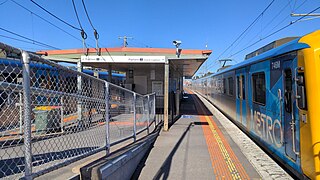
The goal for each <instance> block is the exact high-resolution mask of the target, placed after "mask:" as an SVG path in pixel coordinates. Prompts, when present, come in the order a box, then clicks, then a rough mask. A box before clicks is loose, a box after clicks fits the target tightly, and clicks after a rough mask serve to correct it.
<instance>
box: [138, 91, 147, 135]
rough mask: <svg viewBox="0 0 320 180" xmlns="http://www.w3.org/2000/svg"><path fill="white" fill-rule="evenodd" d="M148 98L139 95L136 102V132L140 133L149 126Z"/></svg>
mask: <svg viewBox="0 0 320 180" xmlns="http://www.w3.org/2000/svg"><path fill="white" fill-rule="evenodd" d="M147 101H148V97H147V96H142V95H137V100H136V130H137V131H138V132H140V131H141V130H142V129H144V128H147V126H148V119H147V118H148V103H147Z"/></svg>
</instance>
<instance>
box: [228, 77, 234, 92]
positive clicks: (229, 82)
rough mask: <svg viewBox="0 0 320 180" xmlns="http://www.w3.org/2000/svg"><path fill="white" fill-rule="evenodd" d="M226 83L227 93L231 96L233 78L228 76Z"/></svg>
mask: <svg viewBox="0 0 320 180" xmlns="http://www.w3.org/2000/svg"><path fill="white" fill-rule="evenodd" d="M228 85H229V91H228V94H229V95H230V96H233V78H232V77H229V78H228Z"/></svg>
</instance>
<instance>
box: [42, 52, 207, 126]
mask: <svg viewBox="0 0 320 180" xmlns="http://www.w3.org/2000/svg"><path fill="white" fill-rule="evenodd" d="M37 53H38V54H42V55H43V58H47V59H51V60H54V61H57V62H68V63H75V64H77V67H78V70H79V71H82V70H83V67H90V68H93V69H96V70H98V71H107V72H108V75H109V77H108V81H109V82H112V72H115V71H116V72H123V73H124V74H125V80H124V82H121V83H120V84H119V85H121V86H123V87H125V88H127V89H130V90H133V91H135V92H137V93H139V94H148V93H153V92H155V93H156V110H157V114H163V118H164V130H168V125H169V124H170V123H171V122H173V121H174V119H175V118H176V117H178V115H179V106H180V101H181V99H182V93H183V78H184V77H186V78H190V77H192V76H193V75H194V74H195V72H196V71H197V70H198V69H199V68H200V66H201V65H202V64H203V63H204V62H205V61H206V60H207V59H208V57H209V56H210V54H211V53H212V51H211V50H187V49H186V50H185V49H175V48H171V49H165V48H132V47H120V48H100V49H99V51H97V50H96V49H95V48H89V49H86V51H85V52H84V49H68V50H45V51H39V52H37ZM97 74H98V73H97Z"/></svg>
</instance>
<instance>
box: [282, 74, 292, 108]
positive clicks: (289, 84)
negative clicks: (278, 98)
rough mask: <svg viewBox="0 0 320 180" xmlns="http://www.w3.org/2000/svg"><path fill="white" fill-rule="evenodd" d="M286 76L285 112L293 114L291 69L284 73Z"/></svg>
mask: <svg viewBox="0 0 320 180" xmlns="http://www.w3.org/2000/svg"><path fill="white" fill-rule="evenodd" d="M284 75H285V91H284V102H285V103H284V105H285V110H286V111H287V112H288V113H291V112H292V105H291V104H292V99H291V95H292V73H291V69H286V70H285V71H284Z"/></svg>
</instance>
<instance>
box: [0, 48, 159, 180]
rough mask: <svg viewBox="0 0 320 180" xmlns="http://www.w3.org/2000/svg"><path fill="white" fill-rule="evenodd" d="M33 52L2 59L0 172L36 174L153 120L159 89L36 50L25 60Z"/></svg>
mask: <svg viewBox="0 0 320 180" xmlns="http://www.w3.org/2000/svg"><path fill="white" fill-rule="evenodd" d="M0 47H2V48H3V47H4V48H7V47H8V46H7V45H4V44H2V43H0ZM9 48H10V50H14V51H15V52H20V50H17V49H14V48H13V47H9ZM29 55H30V54H28V53H26V52H22V56H23V61H22V60H15V59H0V145H1V146H0V147H1V149H0V178H8V179H18V178H20V177H23V176H28V177H31V176H33V177H36V176H38V175H40V174H42V173H45V172H47V171H49V170H52V169H54V168H56V167H58V166H60V165H64V164H66V163H69V162H72V161H73V160H76V159H79V158H82V157H84V156H87V155H90V154H92V153H95V152H97V151H100V150H103V149H107V148H106V147H109V146H110V144H109V143H111V144H117V143H119V142H122V141H124V140H126V139H128V138H132V137H136V136H135V135H136V134H137V133H138V131H142V130H144V129H147V125H148V123H149V124H150V123H152V121H154V119H155V99H156V98H155V94H151V95H146V96H142V95H139V94H137V93H134V92H132V91H129V90H127V89H124V88H122V87H119V86H116V85H114V84H111V83H107V82H105V81H103V80H100V79H96V78H94V77H91V76H89V75H86V74H84V73H80V72H77V71H74V70H71V69H68V68H66V67H63V66H61V65H59V64H56V63H53V62H51V61H48V60H44V59H42V58H39V57H37V56H35V55H30V57H31V59H29V58H28V59H27V61H26V57H29ZM29 60H30V62H28V61H29ZM29 80H30V81H29ZM107 88H108V89H107ZM108 120H109V121H108ZM107 142H108V144H107Z"/></svg>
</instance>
